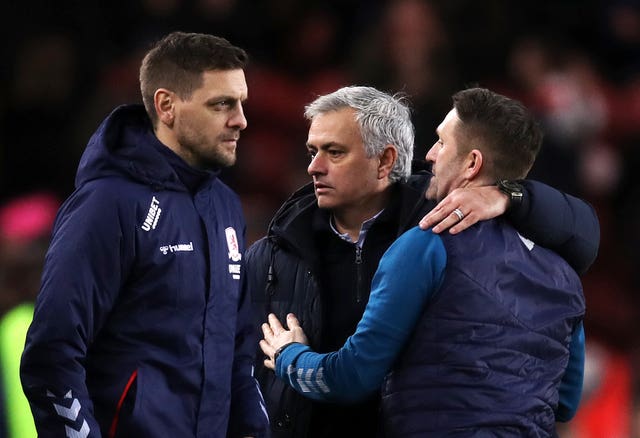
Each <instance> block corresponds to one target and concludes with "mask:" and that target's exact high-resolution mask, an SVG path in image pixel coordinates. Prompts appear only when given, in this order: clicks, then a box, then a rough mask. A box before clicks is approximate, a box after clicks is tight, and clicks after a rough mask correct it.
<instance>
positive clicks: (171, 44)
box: [21, 32, 268, 438]
mask: <svg viewBox="0 0 640 438" xmlns="http://www.w3.org/2000/svg"><path fill="white" fill-rule="evenodd" d="M246 60H247V55H246V53H245V52H244V51H243V50H242V49H239V48H237V47H235V46H232V45H231V44H229V42H228V41H226V40H224V39H222V38H217V37H214V36H210V35H202V34H186V33H181V32H175V33H173V34H170V35H168V36H166V37H165V38H163V39H162V40H161V41H160V42H158V43H157V44H156V45H155V46H154V48H152V49H151V50H150V51H149V52H148V53H147V55H146V57H145V58H144V60H143V63H142V67H141V70H140V80H141V91H142V97H143V101H144V104H145V107H146V111H145V107H143V106H142V105H128V106H121V107H119V108H116V109H115V110H114V111H113V112H112V113H111V114H110V115H109V116H108V117H107V118H106V120H105V121H104V122H103V123H102V124H101V125H100V127H99V128H98V130H97V131H96V132H95V134H94V135H93V136H92V137H91V139H90V141H89V144H88V146H87V148H86V151H85V153H84V155H83V156H82V159H81V162H80V165H79V168H78V172H77V176H76V190H75V191H74V193H73V194H72V195H71V196H70V197H69V198H68V199H67V200H66V202H65V203H64V205H63V206H62V207H61V209H60V211H59V213H58V216H57V219H56V223H55V229H54V232H53V238H52V241H51V245H50V248H49V251H48V253H47V256H46V262H45V267H44V272H43V277H42V285H41V290H40V293H39V295H38V298H37V302H36V308H35V316H34V320H33V323H32V325H31V327H30V329H29V332H28V336H27V342H26V348H25V351H24V354H23V357H22V363H21V377H22V382H23V387H24V391H25V393H26V395H27V397H28V399H29V402H30V404H31V409H32V411H33V414H34V418H35V421H36V426H37V429H38V434H39V436H40V437H62V436H68V437H71V436H73V437H100V436H104V437H107V436H108V437H181V438H183V437H227V436H234V437H235V436H237V437H245V436H256V437H257V436H264V431H265V430H266V426H267V424H268V420H267V418H266V416H265V414H264V412H263V402H262V397H261V394H260V392H259V390H258V389H257V385H256V383H255V380H254V378H253V375H252V374H253V367H252V360H253V357H254V354H255V343H256V341H257V339H256V336H255V333H254V331H255V330H254V328H253V327H252V324H251V320H250V318H249V312H248V307H247V306H248V304H249V303H248V301H247V300H246V297H244V296H242V295H241V288H240V283H241V281H243V276H244V272H243V263H244V262H243V259H242V254H243V251H244V245H245V222H244V218H243V214H242V210H241V205H240V202H239V199H238V197H237V195H236V194H235V193H234V192H232V191H231V190H230V189H229V188H228V187H227V186H226V185H225V184H223V183H222V182H221V181H220V179H219V178H218V169H220V168H222V167H225V166H230V165H233V164H234V162H235V159H236V146H237V141H238V138H239V137H240V132H241V131H242V130H243V129H244V128H245V127H246V125H247V121H246V119H245V117H244V113H243V109H242V103H243V102H244V100H245V99H246V98H247V86H246V81H245V77H244V70H243V69H244V66H245V64H246Z"/></svg>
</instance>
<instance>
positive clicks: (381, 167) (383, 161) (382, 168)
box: [378, 144, 398, 179]
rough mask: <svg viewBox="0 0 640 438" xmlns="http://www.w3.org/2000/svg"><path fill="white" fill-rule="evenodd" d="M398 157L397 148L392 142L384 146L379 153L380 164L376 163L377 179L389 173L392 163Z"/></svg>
mask: <svg viewBox="0 0 640 438" xmlns="http://www.w3.org/2000/svg"><path fill="white" fill-rule="evenodd" d="M397 159H398V150H397V149H396V147H395V146H394V145H392V144H388V145H386V146H385V148H384V151H382V154H380V164H378V179H382V178H386V177H387V176H389V174H390V173H391V169H393V165H394V164H395V162H396V160H397Z"/></svg>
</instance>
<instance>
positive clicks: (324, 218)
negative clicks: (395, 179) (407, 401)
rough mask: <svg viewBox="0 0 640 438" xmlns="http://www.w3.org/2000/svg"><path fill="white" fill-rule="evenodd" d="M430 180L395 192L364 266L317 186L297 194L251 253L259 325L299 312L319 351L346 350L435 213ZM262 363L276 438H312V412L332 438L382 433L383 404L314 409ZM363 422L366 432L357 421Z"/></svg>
mask: <svg viewBox="0 0 640 438" xmlns="http://www.w3.org/2000/svg"><path fill="white" fill-rule="evenodd" d="M429 179H430V174H428V173H426V172H420V173H418V174H415V175H413V176H412V177H411V178H410V180H409V181H408V182H407V183H397V184H395V185H394V186H393V187H392V190H393V192H392V197H391V198H392V200H391V204H390V205H389V207H387V208H386V209H385V210H384V212H383V213H382V214H381V215H380V216H379V217H378V218H377V219H376V221H375V222H374V224H373V225H372V227H371V228H370V229H369V231H368V233H367V238H366V240H365V244H364V247H363V248H362V251H361V253H360V254H359V256H360V259H359V260H360V262H357V261H356V246H355V245H354V244H351V243H348V242H345V241H343V240H342V239H340V238H338V237H337V236H336V235H335V233H333V232H332V231H331V229H330V228H329V215H328V213H327V212H326V211H323V210H320V209H319V208H318V206H317V203H316V198H315V195H314V193H313V185H312V184H309V185H306V186H304V187H303V188H301V189H300V190H298V191H297V192H296V193H294V194H293V195H292V196H291V197H290V198H289V200H287V201H286V202H285V204H284V205H283V206H282V207H281V208H280V210H279V211H278V212H277V213H276V215H275V216H274V218H273V220H272V222H271V224H270V226H269V231H268V235H267V236H266V237H264V238H262V239H261V240H259V241H257V242H256V243H255V244H253V245H252V246H251V248H249V250H248V251H247V255H246V263H247V268H246V272H247V279H248V286H249V290H250V291H251V295H252V300H253V303H254V305H255V310H256V314H257V318H258V320H257V323H261V322H264V321H265V320H266V315H267V314H268V313H269V312H273V313H275V314H276V315H277V316H278V318H280V320H284V319H285V317H286V314H287V313H289V312H293V313H294V314H295V315H296V316H297V317H298V319H299V320H300V323H301V324H302V327H303V329H304V331H305V333H306V334H307V336H308V338H309V341H310V343H311V345H312V346H313V347H314V348H316V349H318V350H319V351H329V350H333V349H335V348H336V347H339V346H341V345H342V344H343V343H344V341H345V339H346V337H347V336H348V335H349V334H351V333H352V332H353V331H354V330H355V325H356V324H357V322H358V321H359V320H360V317H361V316H362V313H363V311H364V306H365V305H366V303H367V300H368V297H369V289H370V285H371V279H372V277H373V274H374V272H375V270H376V268H377V266H378V261H379V260H380V257H382V254H383V253H384V251H386V249H387V248H388V247H389V245H390V244H391V243H392V242H393V241H394V240H395V239H396V238H397V237H398V236H399V235H400V234H402V233H403V232H404V231H406V230H407V229H408V228H410V227H412V226H414V225H416V224H417V222H418V221H419V220H420V218H422V216H424V215H425V214H426V212H427V211H428V210H429V209H430V208H432V207H433V204H432V203H431V202H430V201H426V200H425V199H424V192H425V190H426V187H427V185H428V183H429ZM344 294H347V298H344ZM335 307H340V309H335ZM260 357H261V356H260ZM257 362H258V363H257V366H256V368H257V370H256V376H257V378H258V381H259V382H260V384H261V389H262V392H263V395H264V397H265V401H266V404H267V410H268V412H269V414H270V418H271V429H272V433H273V436H274V437H296V438H300V437H306V436H308V429H309V426H310V424H311V421H312V411H315V412H316V415H314V417H316V416H317V415H319V414H318V413H319V411H321V412H322V421H321V422H322V427H323V428H325V430H326V431H327V432H326V433H329V432H328V431H329V430H333V429H331V427H332V425H335V426H336V427H337V426H338V423H342V421H343V420H344V419H345V418H346V419H348V420H350V423H348V424H347V427H349V424H350V425H351V426H353V427H354V429H353V431H355V432H354V433H356V435H353V436H370V435H368V433H369V432H367V431H373V430H375V429H376V427H375V426H376V424H375V421H374V420H375V418H376V416H377V397H376V400H371V401H370V402H368V403H362V404H358V405H350V406H340V407H331V406H330V405H329V406H328V405H326V404H322V403H317V402H313V401H310V400H308V399H305V398H304V397H302V396H300V395H299V394H297V393H296V392H295V391H294V390H293V389H291V388H290V387H288V386H286V385H284V384H283V383H282V381H280V380H279V379H277V377H275V374H274V373H273V372H272V371H271V370H269V369H265V368H264V367H263V366H262V363H261V362H262V361H261V360H258V361H257ZM338 417H339V418H338ZM359 417H362V419H366V424H362V423H361V422H359V421H357V418H359ZM354 419H356V421H354ZM334 423H335V424H334ZM358 423H360V424H358ZM318 426H319V425H316V424H315V422H314V425H313V427H314V436H319V435H315V434H318V433H319V432H318V430H317V427H318ZM344 429H345V425H344V423H342V425H341V429H340V430H341V433H346V431H345V430H344Z"/></svg>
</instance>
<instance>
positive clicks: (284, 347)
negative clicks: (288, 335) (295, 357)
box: [273, 342, 298, 365]
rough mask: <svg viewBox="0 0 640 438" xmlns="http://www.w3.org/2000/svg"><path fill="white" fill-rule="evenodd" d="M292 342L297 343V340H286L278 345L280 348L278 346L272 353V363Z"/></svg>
mask: <svg viewBox="0 0 640 438" xmlns="http://www.w3.org/2000/svg"><path fill="white" fill-rule="evenodd" d="M292 344H298V342H287V343H286V344H284V345H282V346H280V348H278V349H277V350H276V352H275V353H273V364H274V365H275V364H276V361H277V360H278V356H280V354H281V353H282V352H283V351H284V350H285V349H286V348H287V347H289V346H291V345H292Z"/></svg>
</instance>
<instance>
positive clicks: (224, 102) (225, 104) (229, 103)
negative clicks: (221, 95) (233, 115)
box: [213, 100, 233, 109]
mask: <svg viewBox="0 0 640 438" xmlns="http://www.w3.org/2000/svg"><path fill="white" fill-rule="evenodd" d="M232 105H233V102H232V101H230V100H221V101H220V102H216V103H214V104H213V106H214V107H215V108H216V109H226V108H229V107H231V106H232Z"/></svg>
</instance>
